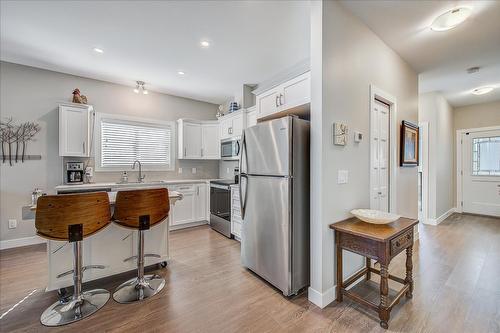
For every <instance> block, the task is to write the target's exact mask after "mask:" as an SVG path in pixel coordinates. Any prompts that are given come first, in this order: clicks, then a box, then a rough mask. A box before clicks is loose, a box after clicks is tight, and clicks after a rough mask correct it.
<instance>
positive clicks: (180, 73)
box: [177, 71, 186, 76]
mask: <svg viewBox="0 0 500 333" xmlns="http://www.w3.org/2000/svg"><path fill="white" fill-rule="evenodd" d="M177 74H179V75H181V76H182V75H185V74H186V73H184V72H183V71H178V72H177Z"/></svg>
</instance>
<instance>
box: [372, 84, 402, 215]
mask: <svg viewBox="0 0 500 333" xmlns="http://www.w3.org/2000/svg"><path fill="white" fill-rule="evenodd" d="M395 134H396V99H395V98H394V97H392V96H391V95H389V94H387V93H385V92H383V91H381V90H380V89H378V88H376V87H375V86H373V85H371V86H370V208H371V209H376V210H381V211H384V212H393V213H395V212H396V195H393V194H395V193H396V190H395V189H396V182H395V180H396V177H395V166H396V142H395V138H396V135H395Z"/></svg>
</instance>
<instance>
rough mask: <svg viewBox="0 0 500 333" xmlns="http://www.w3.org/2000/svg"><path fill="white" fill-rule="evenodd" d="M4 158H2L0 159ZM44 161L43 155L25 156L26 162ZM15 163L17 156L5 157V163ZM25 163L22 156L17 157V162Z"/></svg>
mask: <svg viewBox="0 0 500 333" xmlns="http://www.w3.org/2000/svg"><path fill="white" fill-rule="evenodd" d="M1 158H2V157H1V156H0V159H1ZM41 159H42V155H24V160H25V161H27V160H31V161H35V160H41ZM9 160H11V161H15V160H16V155H5V161H9ZM22 161H23V158H22V156H21V155H18V156H17V162H18V163H19V162H22Z"/></svg>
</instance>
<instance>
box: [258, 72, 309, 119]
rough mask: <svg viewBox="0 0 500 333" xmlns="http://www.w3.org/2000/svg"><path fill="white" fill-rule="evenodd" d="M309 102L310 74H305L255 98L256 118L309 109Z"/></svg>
mask: <svg viewBox="0 0 500 333" xmlns="http://www.w3.org/2000/svg"><path fill="white" fill-rule="evenodd" d="M310 101H311V72H310V71H308V72H305V73H303V74H301V75H299V76H296V77H294V78H293V79H290V80H288V81H286V82H283V83H281V84H280V85H278V86H276V87H273V88H271V89H269V90H266V91H263V92H260V93H258V95H257V96H256V109H257V118H263V117H268V116H271V115H273V114H277V113H280V114H281V113H286V112H287V111H289V112H292V113H293V112H294V111H297V112H298V113H301V112H304V111H305V110H306V109H307V110H308V109H309V106H308V105H309V103H310Z"/></svg>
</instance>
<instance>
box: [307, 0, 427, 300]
mask: <svg viewBox="0 0 500 333" xmlns="http://www.w3.org/2000/svg"><path fill="white" fill-rule="evenodd" d="M311 15H312V17H311V24H312V26H311V71H312V72H311V75H312V100H311V128H312V134H311V145H312V150H311V163H312V166H311V176H312V179H311V211H312V214H311V287H310V289H309V299H310V300H311V301H312V302H313V303H315V304H317V305H319V306H326V305H327V304H328V303H330V302H331V301H333V299H334V291H335V288H334V287H335V284H336V281H335V279H334V258H335V252H334V234H333V231H332V230H331V229H329V228H328V226H329V224H331V223H334V222H338V221H341V220H343V219H345V218H347V217H349V216H350V214H349V211H350V210H352V209H354V208H366V207H369V206H370V200H369V148H370V145H369V139H367V138H369V119H370V118H369V116H370V114H369V100H370V84H374V85H375V86H377V87H378V88H379V89H381V90H383V91H385V92H386V93H388V94H391V95H392V96H395V97H396V99H397V105H398V107H397V119H396V120H397V123H398V124H401V121H402V120H408V121H412V122H417V118H418V87H417V86H418V79H417V74H416V73H415V72H414V71H413V69H412V68H411V67H410V66H409V65H408V64H407V63H406V62H405V61H403V60H402V59H401V57H399V56H398V54H396V53H395V52H394V51H393V50H392V49H390V48H389V47H388V46H387V45H386V44H385V43H384V42H383V41H382V40H381V39H380V38H378V36H376V35H375V34H374V33H373V32H372V31H371V30H370V29H369V28H368V27H367V26H366V25H364V24H363V23H362V22H361V21H360V20H358V19H357V18H355V17H354V16H353V15H352V14H351V13H350V12H348V11H347V10H346V9H344V8H343V7H342V5H341V4H339V3H338V2H335V1H315V2H312V12H311ZM336 121H343V122H345V123H347V125H348V126H349V129H350V135H349V143H348V144H347V146H343V147H341V146H334V145H333V144H332V131H331V128H332V124H333V123H334V122H336ZM354 130H359V131H361V132H362V133H364V134H365V139H364V140H363V142H361V143H359V144H354V142H353V137H352V133H353V131H354ZM394 139H395V140H396V141H397V142H398V146H399V126H398V133H397V135H396V138H394ZM339 169H347V170H349V183H348V184H342V185H338V184H337V182H336V180H337V171H338V170H339ZM396 183H397V189H396V193H395V195H396V196H397V207H396V211H397V212H398V213H399V214H401V215H403V216H406V217H414V218H416V217H417V215H418V213H417V168H416V167H412V168H400V167H398V168H397V172H396ZM362 264H363V259H362V258H361V257H360V256H357V255H354V254H345V255H344V272H345V276H348V275H351V274H352V273H354V270H355V269H357V268H359V267H360V266H361V265H362Z"/></svg>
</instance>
